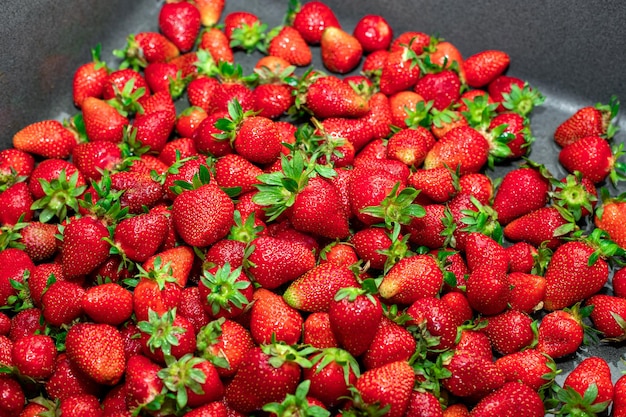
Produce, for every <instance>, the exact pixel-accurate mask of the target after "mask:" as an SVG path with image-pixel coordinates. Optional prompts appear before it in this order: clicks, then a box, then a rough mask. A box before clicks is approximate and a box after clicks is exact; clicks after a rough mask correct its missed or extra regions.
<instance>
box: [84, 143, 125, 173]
mask: <svg viewBox="0 0 626 417" xmlns="http://www.w3.org/2000/svg"><path fill="white" fill-rule="evenodd" d="M72 161H73V162H74V164H75V165H76V167H77V168H78V170H79V171H80V172H81V174H82V175H83V177H84V178H85V179H86V180H96V181H97V180H99V179H100V178H101V177H102V173H103V172H105V171H113V170H115V169H117V168H118V167H119V166H120V165H121V163H122V151H121V150H120V148H119V146H118V145H117V144H115V143H113V142H107V141H98V142H83V143H80V144H78V145H76V146H75V147H74V150H73V151H72Z"/></svg>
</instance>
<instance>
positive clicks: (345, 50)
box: [320, 27, 363, 74]
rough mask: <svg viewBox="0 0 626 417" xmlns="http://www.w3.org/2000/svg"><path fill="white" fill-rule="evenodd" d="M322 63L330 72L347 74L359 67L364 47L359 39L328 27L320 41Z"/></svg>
mask: <svg viewBox="0 0 626 417" xmlns="http://www.w3.org/2000/svg"><path fill="white" fill-rule="evenodd" d="M320 44H321V53H322V63H323V64H324V66H325V67H326V68H327V69H328V70H329V71H330V72H335V73H339V74H345V73H348V72H350V71H352V70H353V69H355V68H356V67H357V65H359V63H360V62H361V57H362V56H363V47H362V46H361V43H360V42H359V41H358V39H357V38H355V37H354V36H352V35H351V34H349V33H348V32H346V31H344V30H343V29H340V28H337V27H328V28H326V29H325V30H324V32H323V33H322V39H321V40H320Z"/></svg>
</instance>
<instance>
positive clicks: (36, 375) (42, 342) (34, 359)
mask: <svg viewBox="0 0 626 417" xmlns="http://www.w3.org/2000/svg"><path fill="white" fill-rule="evenodd" d="M56 356H57V348H56V346H55V344H54V339H52V337H50V336H46V335H42V334H34V335H28V336H24V337H21V338H19V339H17V340H16V341H15V343H13V348H12V351H11V359H12V363H13V366H15V368H17V370H18V371H19V373H20V375H23V376H25V377H29V378H33V379H36V380H43V379H48V378H49V377H50V376H51V375H52V373H53V372H54V369H55V359H56Z"/></svg>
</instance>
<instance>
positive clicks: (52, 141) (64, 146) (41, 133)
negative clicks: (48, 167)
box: [13, 120, 78, 158]
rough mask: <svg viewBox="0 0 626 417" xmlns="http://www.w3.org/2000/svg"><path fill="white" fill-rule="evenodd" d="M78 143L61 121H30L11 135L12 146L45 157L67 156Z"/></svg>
mask: <svg viewBox="0 0 626 417" xmlns="http://www.w3.org/2000/svg"><path fill="white" fill-rule="evenodd" d="M77 143H78V141H77V137H76V135H75V134H74V133H73V132H72V131H70V130H69V129H68V128H66V127H65V126H63V124H62V123H61V122H58V121H56V120H44V121H41V122H35V123H32V124H30V125H28V126H26V127H24V128H23V129H21V130H20V131H19V132H17V133H15V135H13V146H14V147H15V148H16V149H19V150H21V151H24V152H28V153H32V154H34V155H39V156H43V157H45V158H67V157H68V156H70V154H71V153H72V149H74V147H75V146H76V144H77Z"/></svg>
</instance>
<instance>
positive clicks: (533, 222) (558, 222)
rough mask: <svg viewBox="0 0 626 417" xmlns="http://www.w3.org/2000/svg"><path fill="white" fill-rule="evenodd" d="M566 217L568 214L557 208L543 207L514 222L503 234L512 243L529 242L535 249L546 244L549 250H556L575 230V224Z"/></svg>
mask: <svg viewBox="0 0 626 417" xmlns="http://www.w3.org/2000/svg"><path fill="white" fill-rule="evenodd" d="M564 215H567V213H565V212H564V211H563V210H560V209H558V208H557V207H554V206H548V207H542V208H540V209H537V210H534V211H531V212H530V213H528V214H525V215H523V216H521V217H519V218H517V219H515V220H512V221H511V222H510V223H509V224H507V225H506V226H505V227H504V229H502V232H503V234H504V237H506V238H507V239H508V240H510V241H512V242H519V241H522V242H527V243H530V244H531V245H533V246H535V247H539V246H540V245H541V244H542V243H544V242H545V243H544V245H545V246H546V247H547V248H548V249H556V248H557V247H558V246H559V245H561V244H562V243H563V237H564V236H565V235H567V234H568V233H569V232H571V231H572V230H574V229H575V224H574V223H573V222H572V221H571V220H568V219H566V218H565V217H564Z"/></svg>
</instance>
